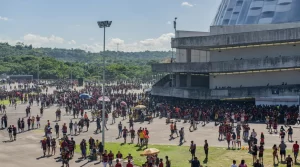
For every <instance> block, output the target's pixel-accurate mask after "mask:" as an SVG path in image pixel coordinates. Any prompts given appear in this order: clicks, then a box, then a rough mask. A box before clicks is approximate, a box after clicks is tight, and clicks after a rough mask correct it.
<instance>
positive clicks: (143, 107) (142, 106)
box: [134, 105, 146, 109]
mask: <svg viewBox="0 0 300 167" xmlns="http://www.w3.org/2000/svg"><path fill="white" fill-rule="evenodd" d="M134 108H135V109H145V108H146V106H144V105H137V106H135V107H134Z"/></svg>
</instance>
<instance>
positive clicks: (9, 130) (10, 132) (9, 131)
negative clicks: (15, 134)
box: [7, 125, 13, 141]
mask: <svg viewBox="0 0 300 167" xmlns="http://www.w3.org/2000/svg"><path fill="white" fill-rule="evenodd" d="M12 130H13V129H12V127H11V125H9V127H8V128H7V131H8V136H9V140H10V141H12V140H13V138H12Z"/></svg>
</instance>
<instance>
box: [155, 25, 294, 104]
mask: <svg viewBox="0 0 300 167" xmlns="http://www.w3.org/2000/svg"><path fill="white" fill-rule="evenodd" d="M178 34H179V35H180V33H178ZM181 35H182V36H179V37H177V38H174V39H172V47H174V48H176V61H175V62H174V63H166V64H153V65H152V71H153V72H169V73H172V74H174V76H175V82H174V80H172V82H173V85H174V86H169V87H163V88H162V87H159V86H157V85H155V86H153V89H152V92H151V93H152V94H153V95H158V96H174V97H181V98H191V99H220V98H240V97H268V96H272V95H273V94H274V92H275V94H276V95H282V96H294V95H300V93H299V90H300V79H299V77H298V76H299V74H300V54H299V53H300V24H299V23H289V24H282V25H278V28H277V27H275V26H274V25H273V27H272V26H270V25H251V26H249V27H247V26H246V25H242V26H236V25H235V26H219V27H215V26H214V27H211V32H210V35H207V34H205V35H203V34H201V33H200V34H197V33H195V34H194V36H189V35H193V33H188V34H187V36H188V37H184V33H183V34H181ZM168 82H170V81H168ZM283 83H284V84H283ZM282 84H283V85H282ZM286 84H287V85H286ZM165 85H168V84H165Z"/></svg>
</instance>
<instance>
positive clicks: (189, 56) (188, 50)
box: [186, 49, 192, 63]
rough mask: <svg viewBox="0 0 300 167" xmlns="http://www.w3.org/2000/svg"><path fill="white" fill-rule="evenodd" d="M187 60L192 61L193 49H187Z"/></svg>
mask: <svg viewBox="0 0 300 167" xmlns="http://www.w3.org/2000/svg"><path fill="white" fill-rule="evenodd" d="M186 62H187V63H190V62H192V50H191V49H186Z"/></svg>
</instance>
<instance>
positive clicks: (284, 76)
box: [209, 70, 300, 89]
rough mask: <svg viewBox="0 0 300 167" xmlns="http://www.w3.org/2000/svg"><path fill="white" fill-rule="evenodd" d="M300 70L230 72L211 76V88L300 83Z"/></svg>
mask: <svg viewBox="0 0 300 167" xmlns="http://www.w3.org/2000/svg"><path fill="white" fill-rule="evenodd" d="M296 76H300V71H299V70H298V71H278V72H258V73H248V74H229V75H215V76H213V75H211V76H209V88H210V89H215V88H216V87H229V86H230V87H232V88H239V87H240V86H242V87H255V86H267V85H268V84H269V86H273V85H281V84H282V82H284V83H287V84H292V85H294V84H300V77H296Z"/></svg>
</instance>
